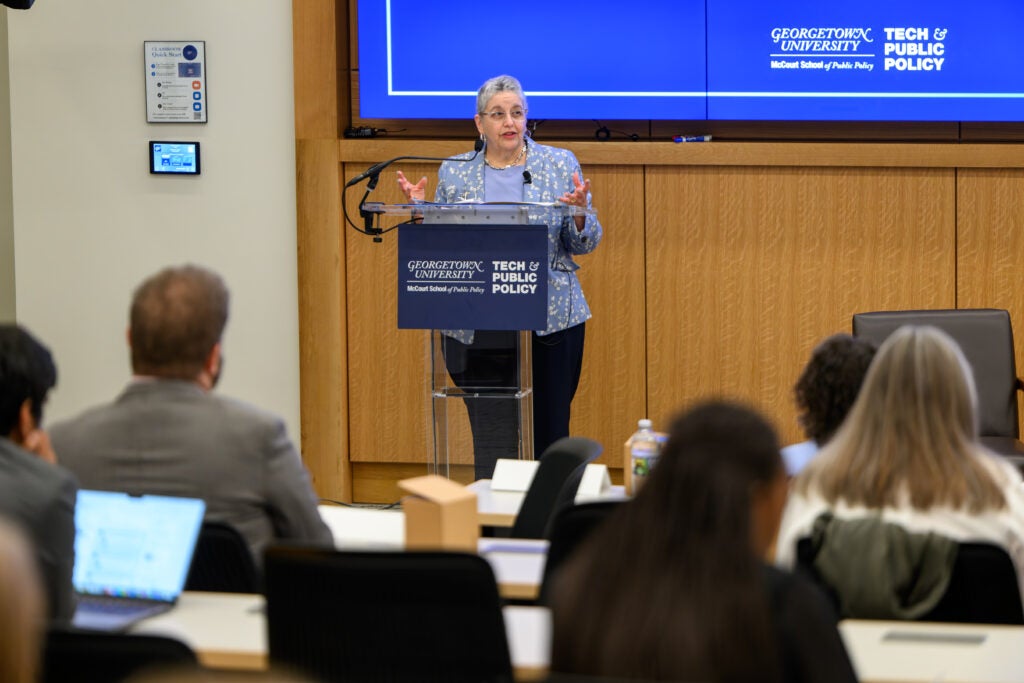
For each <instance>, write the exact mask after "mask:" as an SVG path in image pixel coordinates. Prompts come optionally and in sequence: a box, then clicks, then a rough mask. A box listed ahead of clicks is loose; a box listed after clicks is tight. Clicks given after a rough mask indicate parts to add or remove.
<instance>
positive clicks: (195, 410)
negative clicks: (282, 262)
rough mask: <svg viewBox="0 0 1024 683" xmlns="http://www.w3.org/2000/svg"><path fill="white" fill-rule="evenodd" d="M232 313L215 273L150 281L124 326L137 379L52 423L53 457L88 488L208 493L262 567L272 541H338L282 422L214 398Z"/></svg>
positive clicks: (170, 272) (185, 271)
mask: <svg viewBox="0 0 1024 683" xmlns="http://www.w3.org/2000/svg"><path fill="white" fill-rule="evenodd" d="M227 318H228V291H227V288H226V287H225V285H224V282H223V281H222V280H221V278H220V277H219V276H218V275H216V274H215V273H213V272H211V271H209V270H206V269H203V268H199V267H196V266H182V267H174V268H167V269H165V270H162V271H160V272H159V273H157V274H156V275H154V276H152V277H150V278H149V279H147V280H146V281H145V282H143V283H142V284H141V285H140V286H139V287H138V289H136V291H135V295H134V297H133V299H132V305H131V313H130V327H129V330H128V339H129V344H130V346H131V359H132V370H133V372H134V377H133V378H132V381H131V382H130V383H129V384H128V386H127V387H126V388H125V389H124V391H123V392H122V393H121V395H120V396H118V397H117V399H115V400H114V402H113V403H110V404H107V405H102V406H99V407H96V408H92V409H90V410H87V411H86V412H84V413H83V414H82V415H80V416H78V417H76V418H74V419H72V420H69V421H66V422H62V423H60V424H57V425H54V427H53V429H52V430H51V432H50V434H51V437H52V439H53V446H54V450H55V451H56V452H57V454H58V455H59V457H60V460H61V463H62V464H63V465H64V466H65V467H67V468H68V469H70V470H71V471H72V472H73V473H75V475H76V476H77V477H78V479H79V481H80V483H81V485H82V487H83V488H89V489H107V490H115V491H127V492H128V493H132V494H146V493H148V494H159V495H167V496H184V497H192V498H202V499H203V500H205V501H206V506H207V507H206V519H207V520H210V521H217V522H223V523H226V524H229V525H231V526H233V527H235V528H236V529H238V530H239V531H240V532H241V533H242V535H243V536H245V538H246V540H247V542H248V544H249V548H250V550H251V551H252V553H253V557H254V558H255V559H256V561H257V563H260V564H261V559H262V552H263V549H264V548H265V547H266V545H267V544H268V543H270V542H271V541H272V540H273V539H289V540H296V541H304V542H312V543H317V544H323V545H330V544H331V543H332V537H331V532H330V530H329V529H328V528H327V526H326V525H325V524H324V522H323V520H321V519H320V515H319V513H318V512H317V496H316V494H315V493H314V492H313V488H312V486H311V484H310V479H309V474H308V473H307V471H306V469H305V467H304V466H303V463H302V460H301V459H300V457H299V454H298V452H297V451H296V450H295V448H294V446H293V445H292V443H291V441H290V440H289V438H288V435H287V433H286V431H285V427H284V423H283V422H282V421H281V420H280V419H279V418H277V417H275V416H273V415H270V414H268V413H266V412H263V411H261V410H258V409H256V408H254V407H252V406H250V405H248V404H245V403H242V402H241V401H237V400H233V399H230V398H225V397H223V396H219V395H217V394H216V393H214V392H213V388H214V386H215V385H216V384H217V379H218V378H219V376H220V371H221V367H222V365H223V356H222V354H221V335H222V334H223V332H224V326H225V324H226V323H227Z"/></svg>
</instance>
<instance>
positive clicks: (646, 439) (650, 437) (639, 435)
mask: <svg viewBox="0 0 1024 683" xmlns="http://www.w3.org/2000/svg"><path fill="white" fill-rule="evenodd" d="M660 451H661V442H660V441H659V440H658V435H657V434H655V432H654V428H653V427H652V425H651V421H650V420H648V419H643V420H640V421H639V422H638V423H637V430H636V432H635V433H634V434H633V436H631V437H630V438H629V488H630V491H631V492H632V494H633V495H634V496H635V495H636V494H637V491H639V490H640V487H641V486H643V483H644V481H646V480H647V475H649V474H650V473H651V470H652V469H653V468H654V465H655V464H656V463H657V462H658V453H660Z"/></svg>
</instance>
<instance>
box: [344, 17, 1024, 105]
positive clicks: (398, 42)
mask: <svg viewBox="0 0 1024 683" xmlns="http://www.w3.org/2000/svg"><path fill="white" fill-rule="evenodd" d="M358 24H359V99H360V102H359V104H360V115H361V116H362V117H363V118H469V117H471V116H472V115H473V114H474V113H475V101H474V97H475V93H476V89H477V88H478V87H479V86H480V84H481V83H483V82H484V81H485V80H486V79H487V78H490V77H491V76H494V75H497V74H502V73H508V74H512V75H514V76H516V77H517V78H519V79H520V81H521V82H522V83H523V87H524V88H525V89H526V94H527V97H528V98H529V109H530V112H529V116H530V118H533V119H641V120H642V119H670V120H671V119H675V120H700V119H713V120H755V121H756V120H781V121H785V120H847V121H871V120H881V121H1024V66H1022V60H1021V58H1020V50H1021V48H1020V47H1019V44H1018V43H1017V38H1018V37H1019V36H1020V35H1021V33H1022V31H1024V1H1022V0H975V1H974V2H972V3H969V4H964V3H963V2H962V0H958V1H954V0H931V1H930V2H921V1H920V0H914V1H910V0H858V1H857V2H855V3H840V2H827V1H826V2H823V1H822V0H779V1H778V2H764V0H675V1H668V0H651V1H650V2H645V3H637V4H634V5H629V4H628V3H622V2H611V1H610V0H593V1H592V2H589V3H587V4H586V5H585V6H581V7H576V8H568V7H566V6H564V5H558V4H557V3H536V4H533V5H530V6H528V7H527V6H522V5H519V6H510V7H499V6H493V5H481V4H480V3H479V2H468V1H464V0H435V1H434V2H431V3H424V2H422V0H419V1H417V2H414V1H413V0H359V15H358Z"/></svg>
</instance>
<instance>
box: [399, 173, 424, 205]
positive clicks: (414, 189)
mask: <svg viewBox="0 0 1024 683" xmlns="http://www.w3.org/2000/svg"><path fill="white" fill-rule="evenodd" d="M398 189H400V190H401V191H402V194H404V195H405V198H406V199H407V200H408V201H409V202H410V203H412V202H422V201H423V200H424V199H426V197H427V177H426V176H423V177H422V178H420V181H419V182H418V183H416V184H415V185H413V184H412V183H410V182H409V180H408V179H407V178H406V177H405V174H404V173H402V172H401V171H399V172H398Z"/></svg>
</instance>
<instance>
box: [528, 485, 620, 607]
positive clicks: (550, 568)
mask: <svg viewBox="0 0 1024 683" xmlns="http://www.w3.org/2000/svg"><path fill="white" fill-rule="evenodd" d="M622 502H623V501H619V500H601V501H594V502H590V503H580V504H578V505H570V506H569V507H565V508H562V509H561V510H559V511H558V512H557V513H556V514H555V517H554V519H553V520H552V521H551V533H550V534H549V535H548V539H549V540H550V545H549V546H548V555H547V560H546V561H545V562H544V575H543V577H542V579H541V584H540V596H539V602H541V603H542V604H547V603H548V601H549V599H550V593H551V578H552V576H554V574H555V572H556V571H557V570H558V569H559V568H560V567H561V566H562V565H563V564H564V563H565V561H566V560H567V559H569V557H571V556H572V554H573V552H575V551H576V549H577V548H578V547H579V545H580V543H582V542H583V541H584V540H585V539H586V538H587V537H588V536H590V534H591V533H593V531H594V530H595V529H597V528H598V527H599V526H601V524H602V523H603V522H604V521H605V520H606V519H607V518H608V517H609V516H610V515H611V514H612V513H613V512H614V511H615V510H617V509H618V508H619V505H621V504H622Z"/></svg>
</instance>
